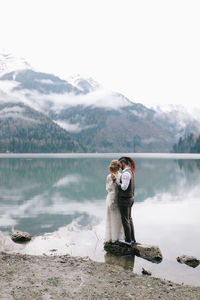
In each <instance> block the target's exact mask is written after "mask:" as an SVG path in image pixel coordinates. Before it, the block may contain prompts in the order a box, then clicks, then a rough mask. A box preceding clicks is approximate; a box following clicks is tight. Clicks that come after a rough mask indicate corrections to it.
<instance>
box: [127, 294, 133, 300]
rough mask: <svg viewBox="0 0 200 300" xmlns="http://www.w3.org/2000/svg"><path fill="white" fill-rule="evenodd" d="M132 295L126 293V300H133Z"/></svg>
mask: <svg viewBox="0 0 200 300" xmlns="http://www.w3.org/2000/svg"><path fill="white" fill-rule="evenodd" d="M134 299H135V298H134V296H132V295H130V294H126V300H134Z"/></svg>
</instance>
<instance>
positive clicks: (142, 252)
mask: <svg viewBox="0 0 200 300" xmlns="http://www.w3.org/2000/svg"><path fill="white" fill-rule="evenodd" d="M104 250H105V251H106V252H107V253H110V254H114V255H117V256H123V255H137V256H139V257H142V258H144V259H147V260H149V261H151V262H155V263H160V262H161V261H162V253H161V251H160V249H159V248H158V247H157V246H150V245H142V244H138V243H135V244H134V245H133V246H128V245H126V244H123V243H120V242H114V243H111V242H106V243H105V244H104Z"/></svg>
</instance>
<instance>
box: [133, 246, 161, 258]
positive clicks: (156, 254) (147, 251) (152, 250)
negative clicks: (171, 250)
mask: <svg viewBox="0 0 200 300" xmlns="http://www.w3.org/2000/svg"><path fill="white" fill-rule="evenodd" d="M133 249H134V252H135V254H136V255H138V256H140V257H142V258H144V259H147V260H150V261H155V262H156V261H157V262H160V261H162V258H163V257H162V253H161V251H160V249H159V248H158V247H157V246H153V245H142V244H138V243H136V244H134V246H133Z"/></svg>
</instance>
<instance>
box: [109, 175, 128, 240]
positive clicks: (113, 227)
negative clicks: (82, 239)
mask: <svg viewBox="0 0 200 300" xmlns="http://www.w3.org/2000/svg"><path fill="white" fill-rule="evenodd" d="M115 176H116V180H117V181H118V182H120V177H121V174H120V173H119V172H118V173H117V174H115ZM106 190H107V192H108V195H107V198H106V232H105V242H115V241H118V240H123V239H124V230H123V226H122V221H121V215H120V211H119V208H118V205H117V196H118V187H117V184H116V183H114V182H113V180H112V178H111V174H109V175H108V176H107V180H106Z"/></svg>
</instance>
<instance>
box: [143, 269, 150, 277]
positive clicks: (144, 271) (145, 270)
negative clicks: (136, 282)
mask: <svg viewBox="0 0 200 300" xmlns="http://www.w3.org/2000/svg"><path fill="white" fill-rule="evenodd" d="M142 274H143V275H148V276H151V272H150V271H148V270H147V269H145V268H142Z"/></svg>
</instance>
